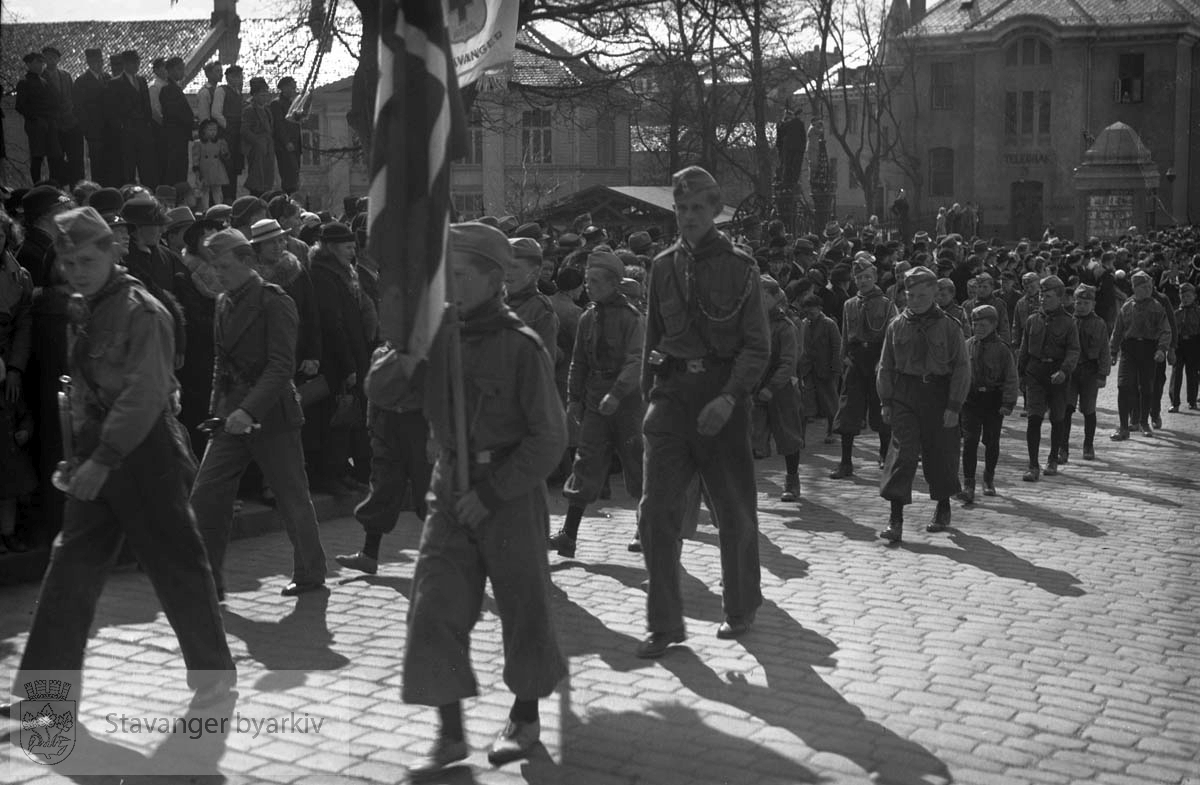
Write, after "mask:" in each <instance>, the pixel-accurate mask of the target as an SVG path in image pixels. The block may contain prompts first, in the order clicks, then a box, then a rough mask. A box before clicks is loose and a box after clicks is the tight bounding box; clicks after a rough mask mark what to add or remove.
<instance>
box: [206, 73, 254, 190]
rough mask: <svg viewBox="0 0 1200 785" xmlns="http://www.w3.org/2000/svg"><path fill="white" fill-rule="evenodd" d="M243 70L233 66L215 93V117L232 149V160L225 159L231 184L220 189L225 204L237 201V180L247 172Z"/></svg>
mask: <svg viewBox="0 0 1200 785" xmlns="http://www.w3.org/2000/svg"><path fill="white" fill-rule="evenodd" d="M242 79H243V74H242V67H241V66H240V65H231V66H229V67H228V68H226V69H225V84H223V85H219V86H218V87H217V89H216V91H215V93H214V97H213V103H212V117H213V119H214V120H216V121H217V125H218V126H220V128H221V138H222V139H224V140H225V143H226V144H227V145H228V146H229V157H228V158H226V159H225V161H224V163H225V175H226V180H227V181H228V182H227V183H226V184H225V185H223V186H221V192H222V194H223V197H224V201H225V203H226V204H232V203H233V201H234V199H236V198H237V184H238V178H239V177H240V176H241V174H242V169H244V168H245V165H246V161H245V158H244V157H243V155H242V115H243V112H244V110H245V108H246V107H245V104H246V101H245V100H244V99H243V97H242Z"/></svg>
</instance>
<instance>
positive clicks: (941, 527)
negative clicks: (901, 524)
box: [925, 502, 950, 532]
mask: <svg viewBox="0 0 1200 785" xmlns="http://www.w3.org/2000/svg"><path fill="white" fill-rule="evenodd" d="M948 528H950V505H949V503H947V504H945V505H943V504H942V503H941V502H938V506H937V510H936V511H935V512H934V513H933V519H932V520H931V521H929V523H928V524H927V525H926V526H925V531H927V532H944V531H946V529H948Z"/></svg>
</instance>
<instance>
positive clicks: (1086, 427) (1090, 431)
mask: <svg viewBox="0 0 1200 785" xmlns="http://www.w3.org/2000/svg"><path fill="white" fill-rule="evenodd" d="M1095 439H1096V413H1095V412H1092V413H1091V414H1085V415H1083V446H1084V447H1091V446H1092V444H1093V443H1094V442H1095Z"/></svg>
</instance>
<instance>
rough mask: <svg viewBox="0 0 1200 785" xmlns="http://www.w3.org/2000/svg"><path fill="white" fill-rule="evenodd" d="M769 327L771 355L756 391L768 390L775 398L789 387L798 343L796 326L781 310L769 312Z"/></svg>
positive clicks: (795, 361) (797, 353)
mask: <svg viewBox="0 0 1200 785" xmlns="http://www.w3.org/2000/svg"><path fill="white" fill-rule="evenodd" d="M770 325H771V355H770V359H769V360H768V361H767V371H766V374H765V376H764V378H763V380H762V383H761V384H760V385H758V388H757V389H759V390H770V391H771V395H772V396H776V395H779V393H780V392H782V391H783V390H784V389H786V388H787V387H788V386H790V385H791V383H792V378H793V377H794V376H795V375H796V364H797V362H798V359H799V352H800V341H799V337H798V335H797V331H796V325H795V324H794V323H793V322H792V320H791V319H789V318H788V317H787V313H786V312H785V311H784V309H783V308H776V309H775V310H773V311H771V314H770Z"/></svg>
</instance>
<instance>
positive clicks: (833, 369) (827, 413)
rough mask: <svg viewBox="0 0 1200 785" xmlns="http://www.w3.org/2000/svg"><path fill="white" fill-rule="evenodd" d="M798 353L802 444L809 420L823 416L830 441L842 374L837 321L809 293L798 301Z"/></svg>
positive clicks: (816, 297) (819, 300)
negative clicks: (799, 316)
mask: <svg viewBox="0 0 1200 785" xmlns="http://www.w3.org/2000/svg"><path fill="white" fill-rule="evenodd" d="M799 306H800V308H799V310H800V314H801V317H802V318H801V319H800V322H799V324H798V325H797V327H798V328H799V339H798V342H799V356H798V359H797V363H796V376H797V378H798V379H799V383H800V416H801V418H802V422H801V431H800V434H801V447H803V442H804V441H805V432H806V431H807V428H808V423H809V421H811V420H814V419H824V420H825V424H826V442H827V443H829V442H832V441H833V417H834V415H835V414H837V410H838V392H837V387H838V381H839V380H840V379H841V376H842V336H841V333H840V332H838V326H837V322H835V321H834V320H833V319H831V318H829V317H828V316H827V315H825V313H824V312H823V311H822V310H821V298H820V297H818V296H817V295H815V294H812V293H809V294H806V295H804V296H802V297H801V298H800V300H799Z"/></svg>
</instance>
